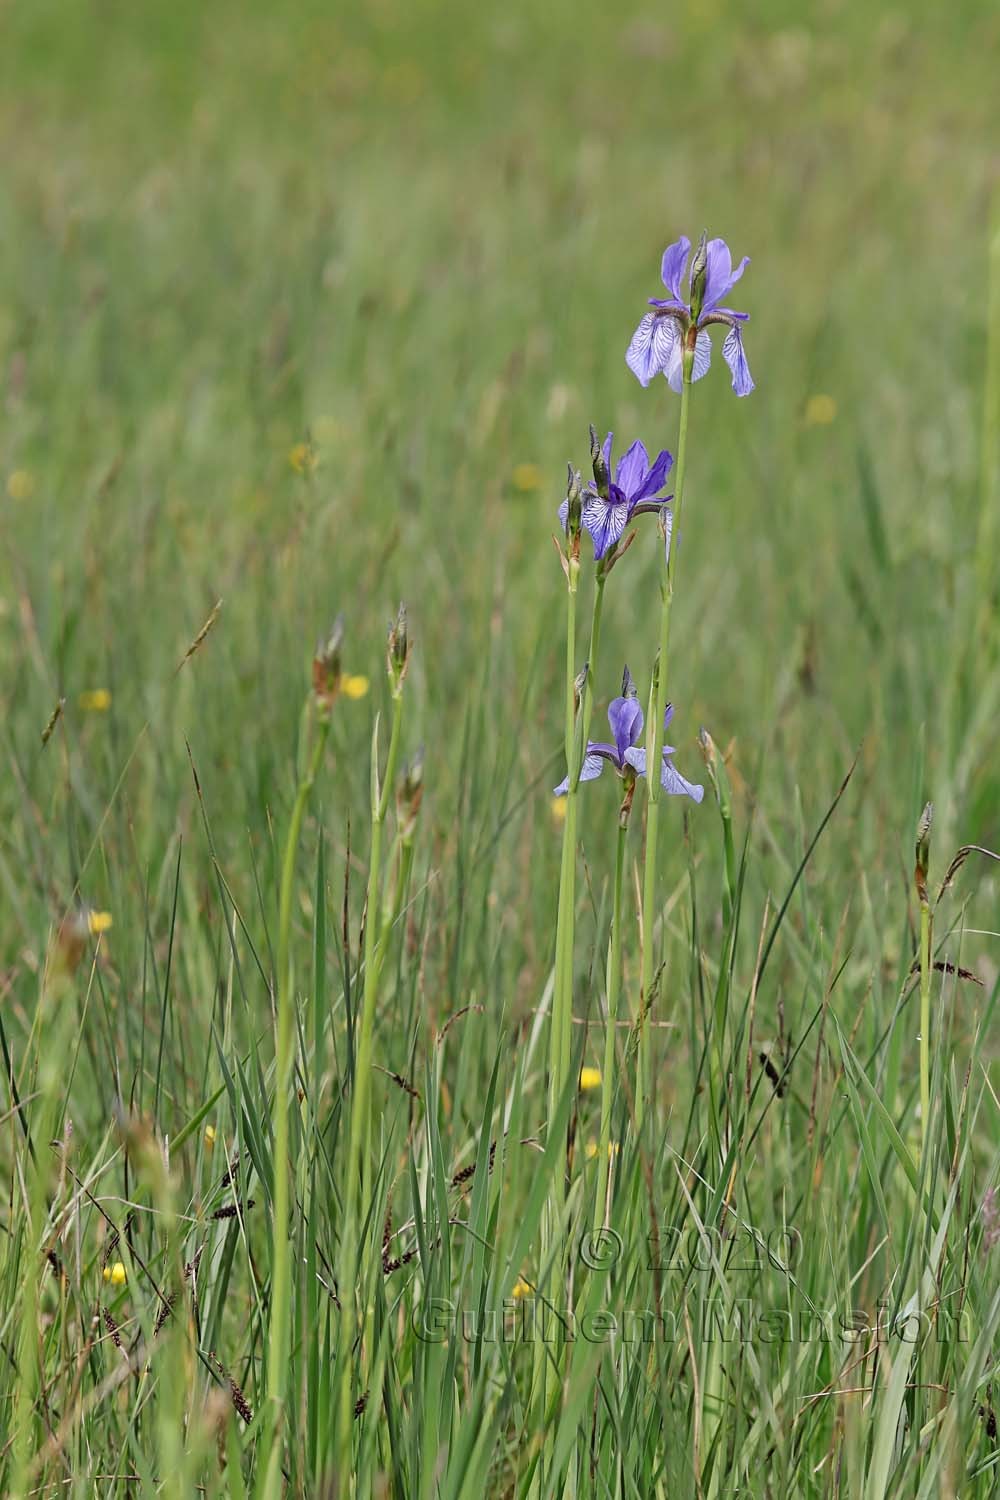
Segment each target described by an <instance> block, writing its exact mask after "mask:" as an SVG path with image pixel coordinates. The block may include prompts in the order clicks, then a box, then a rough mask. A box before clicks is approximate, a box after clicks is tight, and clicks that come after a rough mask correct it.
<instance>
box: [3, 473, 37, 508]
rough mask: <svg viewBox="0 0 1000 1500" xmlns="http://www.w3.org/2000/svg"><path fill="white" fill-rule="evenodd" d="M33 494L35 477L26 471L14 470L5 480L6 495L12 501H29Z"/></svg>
mask: <svg viewBox="0 0 1000 1500" xmlns="http://www.w3.org/2000/svg"><path fill="white" fill-rule="evenodd" d="M34 493H35V476H34V474H30V473H29V472H28V470H27V469H15V470H14V472H13V474H11V475H9V477H8V479H7V494H8V495H9V496H10V498H11V499H12V500H30V499H31V497H32V495H33V494H34Z"/></svg>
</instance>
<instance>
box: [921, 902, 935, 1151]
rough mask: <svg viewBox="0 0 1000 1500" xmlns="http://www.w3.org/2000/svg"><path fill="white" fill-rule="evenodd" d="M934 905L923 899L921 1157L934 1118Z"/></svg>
mask: <svg viewBox="0 0 1000 1500" xmlns="http://www.w3.org/2000/svg"><path fill="white" fill-rule="evenodd" d="M932 973H933V970H932V968H931V908H930V903H929V902H928V900H927V899H926V897H924V898H923V899H921V902H920V1160H921V1162H923V1159H924V1152H925V1151H926V1148H927V1132H928V1129H929V1128H930V1122H931V974H932Z"/></svg>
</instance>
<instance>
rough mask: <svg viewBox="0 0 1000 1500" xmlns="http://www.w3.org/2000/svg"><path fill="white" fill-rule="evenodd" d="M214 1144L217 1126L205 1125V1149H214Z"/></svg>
mask: <svg viewBox="0 0 1000 1500" xmlns="http://www.w3.org/2000/svg"><path fill="white" fill-rule="evenodd" d="M214 1145H215V1126H214V1125H206V1126H205V1150H206V1151H211V1149H212V1147H213V1146H214Z"/></svg>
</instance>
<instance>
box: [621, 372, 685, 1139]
mask: <svg viewBox="0 0 1000 1500" xmlns="http://www.w3.org/2000/svg"><path fill="white" fill-rule="evenodd" d="M693 365H694V354H693V351H692V350H691V349H685V351H684V363H683V371H682V384H681V414H680V427H679V430H678V435H677V478H676V481H675V484H674V501H673V513H672V519H671V521H669V522H668V523H667V524H668V525H670V527H671V530H670V544H669V546H667V545H664V548H663V565H662V574H661V581H660V599H661V603H660V643H659V651H658V654H657V658H656V664H655V666H654V669H653V682H652V690H651V692H650V712H649V717H648V721H647V724H646V785H647V789H648V797H649V806H648V807H647V809H646V851H645V863H644V868H643V878H642V971H641V973H642V979H641V987H640V992H639V1019H638V1025H639V1054H638V1068H637V1077H636V1087H635V1123H636V1129H637V1130H641V1128H642V1123H643V1119H644V1117H645V1109H646V1094H647V1089H648V1083H649V1079H648V1074H649V1028H648V1027H647V1025H646V1019H647V1011H648V1010H649V1006H650V999H651V991H652V987H653V940H654V927H655V922H654V919H653V914H654V911H655V907H656V853H657V843H658V837H659V825H660V802H661V800H662V788H661V786H660V760H661V757H662V754H663V715H664V713H665V712H666V707H667V663H668V654H669V649H670V613H671V608H672V605H673V602H674V572H675V569H676V567H677V541H678V538H679V536H680V524H681V507H682V505H683V502H684V477H685V472H686V468H687V433H688V405H689V401H690V396H691V374H692V369H693Z"/></svg>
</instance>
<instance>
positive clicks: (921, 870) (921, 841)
mask: <svg viewBox="0 0 1000 1500" xmlns="http://www.w3.org/2000/svg"><path fill="white" fill-rule="evenodd" d="M933 820H934V803H933V802H928V803H927V805H926V807H925V808H924V810H923V812H922V813H921V814H920V822H919V823H918V824H917V848H916V869H915V871H914V879H915V881H916V886H917V895H918V896H919V897H920V900H921V902H923V903H924V904H926V902H927V869H928V866H929V865H930V859H931V823H932V822H933Z"/></svg>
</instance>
